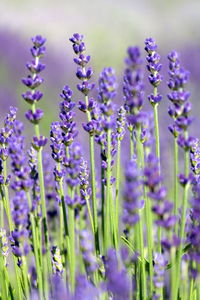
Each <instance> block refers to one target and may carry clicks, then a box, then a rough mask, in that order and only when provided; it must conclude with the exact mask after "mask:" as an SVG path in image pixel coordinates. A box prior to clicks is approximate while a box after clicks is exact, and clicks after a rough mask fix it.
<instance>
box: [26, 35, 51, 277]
mask: <svg viewBox="0 0 200 300" xmlns="http://www.w3.org/2000/svg"><path fill="white" fill-rule="evenodd" d="M32 42H33V47H32V48H31V49H30V51H31V54H32V56H33V61H31V62H28V63H27V64H26V67H27V69H28V70H29V71H30V75H28V76H27V77H26V78H23V79H22V82H23V84H24V85H25V86H26V87H28V88H29V90H28V91H26V92H25V93H24V94H22V97H23V98H24V100H25V101H26V102H27V103H29V104H30V105H31V109H30V110H28V111H27V112H26V118H27V119H28V120H29V121H30V122H31V123H32V124H34V129H35V135H36V136H34V137H33V142H32V144H33V147H34V148H35V150H36V151H37V156H38V174H39V186H40V196H41V208H42V225H43V230H44V237H45V246H46V251H47V264H48V272H49V273H51V254H50V243H49V233H48V225H47V211H46V199H45V188H44V175H43V164H42V149H43V147H44V146H45V145H46V143H47V139H46V138H45V137H44V136H41V135H40V128H39V122H40V120H41V119H42V117H43V111H42V110H41V109H39V108H36V103H37V102H38V101H39V100H40V99H41V98H42V93H41V92H40V91H39V90H36V88H37V87H39V86H40V85H41V83H42V82H43V81H44V80H43V79H42V78H41V77H40V76H39V75H38V74H39V73H40V72H41V71H42V70H44V68H45V65H44V64H42V63H41V62H40V58H41V57H42V56H43V55H44V53H45V50H46V49H45V47H44V43H45V42H46V39H45V38H43V37H42V36H40V35H37V36H35V37H33V38H32Z"/></svg>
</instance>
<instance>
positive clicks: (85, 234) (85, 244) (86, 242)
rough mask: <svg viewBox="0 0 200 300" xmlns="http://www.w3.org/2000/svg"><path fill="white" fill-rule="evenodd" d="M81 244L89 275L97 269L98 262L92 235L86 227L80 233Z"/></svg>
mask: <svg viewBox="0 0 200 300" xmlns="http://www.w3.org/2000/svg"><path fill="white" fill-rule="evenodd" d="M80 244H81V250H82V254H83V260H84V264H85V268H86V272H87V274H88V275H91V274H93V273H94V272H95V271H96V270H97V268H98V263H97V258H96V257H95V255H94V244H93V240H92V235H91V233H90V232H89V231H87V230H86V229H85V230H82V231H81V233H80Z"/></svg>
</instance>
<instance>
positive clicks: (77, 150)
mask: <svg viewBox="0 0 200 300" xmlns="http://www.w3.org/2000/svg"><path fill="white" fill-rule="evenodd" d="M81 157H82V150H81V146H80V144H78V143H73V144H72V145H71V146H70V147H69V158H65V160H64V162H63V164H64V166H65V167H66V175H67V180H66V182H67V184H68V185H69V186H70V187H71V188H73V187H76V186H77V185H78V184H79V174H80V164H81Z"/></svg>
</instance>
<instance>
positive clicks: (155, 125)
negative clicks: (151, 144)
mask: <svg viewBox="0 0 200 300" xmlns="http://www.w3.org/2000/svg"><path fill="white" fill-rule="evenodd" d="M154 95H155V96H156V95H157V88H154ZM153 110H154V127H155V137H156V156H157V158H158V168H159V174H160V135H159V122H158V103H156V104H155V105H154V106H153ZM157 237H158V243H157V246H158V252H159V253H161V238H162V230H161V227H158V229H157Z"/></svg>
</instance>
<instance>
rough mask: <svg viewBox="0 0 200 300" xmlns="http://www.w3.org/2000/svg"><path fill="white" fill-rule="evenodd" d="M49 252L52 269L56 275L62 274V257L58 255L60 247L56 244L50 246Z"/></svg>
mask: <svg viewBox="0 0 200 300" xmlns="http://www.w3.org/2000/svg"><path fill="white" fill-rule="evenodd" d="M51 254H52V264H53V271H54V273H55V274H56V275H59V276H62V273H63V265H62V258H61V255H60V249H59V248H58V247H56V246H54V247H52V249H51Z"/></svg>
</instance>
